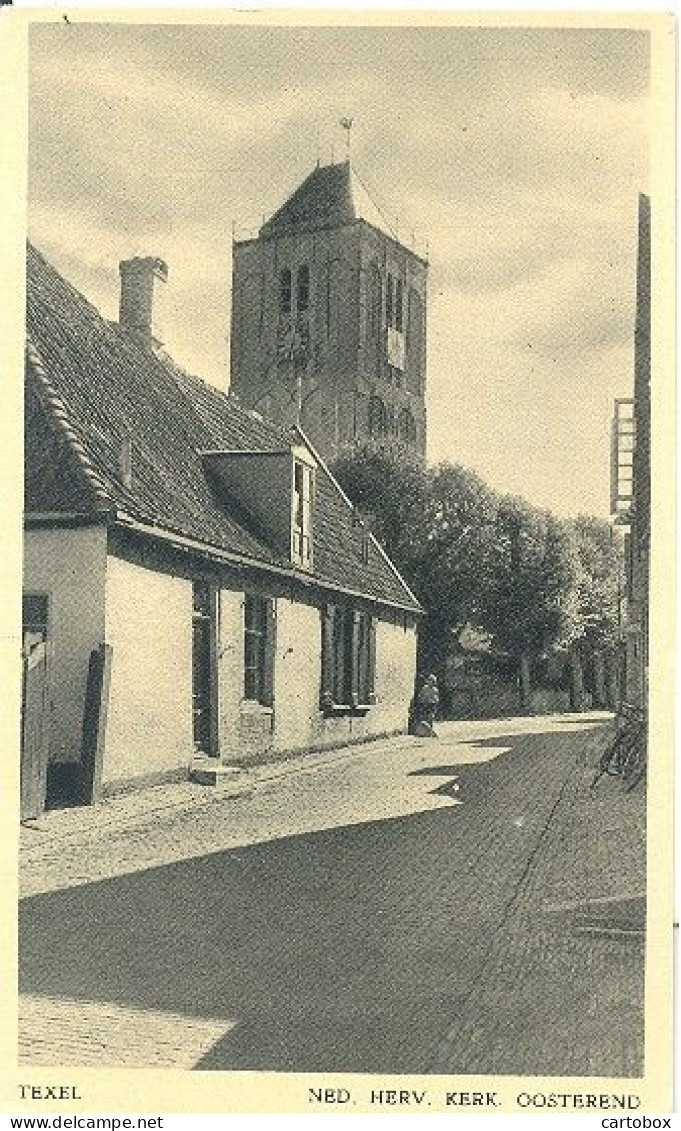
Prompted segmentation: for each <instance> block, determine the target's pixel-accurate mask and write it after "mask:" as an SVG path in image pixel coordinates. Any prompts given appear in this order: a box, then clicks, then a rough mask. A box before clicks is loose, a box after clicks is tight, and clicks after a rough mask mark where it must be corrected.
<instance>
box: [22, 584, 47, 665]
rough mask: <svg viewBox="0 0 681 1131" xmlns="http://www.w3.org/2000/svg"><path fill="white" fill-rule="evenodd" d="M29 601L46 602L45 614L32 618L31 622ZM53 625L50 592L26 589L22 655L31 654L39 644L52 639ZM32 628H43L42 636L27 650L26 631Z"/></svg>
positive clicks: (38, 629) (23, 600)
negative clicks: (27, 611) (27, 610)
mask: <svg viewBox="0 0 681 1131" xmlns="http://www.w3.org/2000/svg"><path fill="white" fill-rule="evenodd" d="M28 601H41V602H44V616H42V617H40V618H37V617H36V618H31V623H29V620H28V618H27V616H26V603H27V602H28ZM51 625H52V598H51V595H50V594H49V593H46V592H44V591H41V592H38V591H37V590H33V589H28V590H24V591H23V592H22V594H21V653H22V656H28V655H30V652H31V651H32V650H33V648H35V647H38V645H39V644H45V645H47V644H48V643H49V641H50V639H51ZM29 629H31V630H32V631H33V632H38V631H40V630H42V638H41V639H40V640H36V641H35V642H34V643H33V645H32V646H31V648H29V650H28V651H27V650H26V632H27V630H29Z"/></svg>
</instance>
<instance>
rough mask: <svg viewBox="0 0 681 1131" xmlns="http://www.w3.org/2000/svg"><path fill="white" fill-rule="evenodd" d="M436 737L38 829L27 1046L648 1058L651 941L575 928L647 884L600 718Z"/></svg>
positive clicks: (152, 796)
mask: <svg viewBox="0 0 681 1131" xmlns="http://www.w3.org/2000/svg"><path fill="white" fill-rule="evenodd" d="M439 731H440V737H439V739H438V740H437V741H434V740H427V739H425V740H424V739H422V740H419V739H413V738H406V737H405V738H399V739H393V740H388V741H385V742H378V743H371V744H368V745H366V746H363V747H354V748H346V749H344V750H342V751H336V752H333V753H327V754H324V755H309V756H307V757H306V758H299V759H296V760H295V762H293V763H281V764H279V765H276V766H264V767H261V768H260V769H259V770H258V771H257V773H255V774H254V775H253V777H252V778H250V779H249V780H248V781H246V782H245V783H243V787H242V790H241V792H240V795H239V796H232V797H230V796H225V795H224V794H223V795H221V794H220V792H219V791H217V790H211V788H210V787H200V786H194V785H190V784H189V783H182V784H180V785H177V786H168V787H163V788H162V789H159V790H157V791H156V790H153V791H152V790H150V791H146V793H145V795H144V796H142V795H139V796H137V797H129V798H121V799H115V800H114V799H112V800H111V801H110V802H107V803H106V804H104V805H102V806H100V807H99V808H98V809H96V810H91V811H75V810H71V811H65V812H55V813H50V814H47V815H46V816H45V817H44V818H43V819H42V820H41V821H40V822H38V823H37V825H36V826H35V827H32V828H28V829H26V830H24V831H23V832H22V849H21V868H22V892H23V894H24V898H23V899H22V904H21V910H20V955H21V993H22V999H21V1000H22V1011H21V1012H22V1017H21V1049H22V1060H23V1063H33V1064H46V1063H69V1064H131V1063H137V1064H139V1065H140V1066H144V1065H147V1064H148V1065H169V1066H176V1067H186V1068H191V1067H196V1068H202V1069H230V1068H234V1069H258V1068H263V1069H264V1068H267V1069H274V1070H282V1071H286V1070H290V1071H294V1070H295V1071H328V1070H338V1071H367V1072H377V1071H382V1072H394V1073H398V1072H414V1073H417V1072H438V1073H453V1074H459V1073H472V1072H476V1073H496V1074H504V1073H513V1074H534V1075H540V1074H560V1075H603V1076H610V1075H611V1076H624V1075H636V1074H640V1072H641V1071H642V1040H643V939H642V934H641V932H640V930H639V929H636V923H634V925H633V927H632V923H633V921H634V919H635V916H634V917H633V918H632V916H629V917H628V918H627V916H626V915H625V917H624V919H623V920H622V922H621V923H620V927H619V928H617V929H615V928H614V927H612V924H611V923H610V925H608V916H607V915H605V919H604V922H605V927H603V928H602V929H598V930H596V929H591V928H590V927H589V925H588V923H587V924H586V926H585V920H584V905H585V904H588V903H592V902H593V901H604V902H602V903H601V904H599V906H602V907H605V908H606V909H607V908H613V909H614V908H615V907H617V906H623V907H625V908H626V907H627V906H628V904H627V901H631V900H634V899H635V897H640V896H641V895H642V893H643V892H644V891H645V872H644V868H645V851H644V796H643V793H642V792H641V791H636V792H635V793H632V794H624V793H622V792H621V790H620V788H619V783H618V782H614V781H613V780H611V779H607V780H605V781H603V782H602V783H601V784H600V785H599V787H598V789H597V790H596V791H594V792H593V793H592V792H590V791H589V789H588V782H589V780H590V778H591V776H592V773H593V771H592V769H591V767H592V765H593V762H594V759H595V758H596V757H597V754H598V752H599V751H600V749H602V745H603V742H604V741H605V738H606V737H607V734H608V719H607V717H605V716H600V715H596V714H592V715H580V716H577V715H575V716H554V717H548V718H533V719H506V720H496V721H486V722H476V723H468V722H465V723H464V722H460V723H450V724H443V725H441V726H440V728H439ZM618 901H620V902H619V904H618ZM639 902H640V901H639ZM580 916H581V918H580ZM611 918H612V917H611ZM620 918H621V915H620ZM638 927H640V922H639V923H638Z"/></svg>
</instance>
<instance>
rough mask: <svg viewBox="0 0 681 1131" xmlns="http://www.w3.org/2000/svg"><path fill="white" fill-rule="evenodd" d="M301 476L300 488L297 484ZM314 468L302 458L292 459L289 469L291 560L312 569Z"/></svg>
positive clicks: (304, 567)
mask: <svg viewBox="0 0 681 1131" xmlns="http://www.w3.org/2000/svg"><path fill="white" fill-rule="evenodd" d="M298 474H300V476H301V485H300V488H301V489H299V487H298V484H297V477H298ZM314 487H315V480H314V468H313V467H311V466H310V464H308V463H306V462H305V461H304V460H302V459H294V460H293V468H292V471H291V561H292V562H293V563H294V564H295V565H299V566H301V567H302V568H303V569H312V563H313V524H314Z"/></svg>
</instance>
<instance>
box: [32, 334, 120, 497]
mask: <svg viewBox="0 0 681 1131" xmlns="http://www.w3.org/2000/svg"><path fill="white" fill-rule="evenodd" d="M26 357H27V360H28V363H29V367H30V369H31V372H32V373H33V375H34V377H35V379H36V381H37V383H38V387H39V392H40V393H41V394H42V396H41V400H42V401H43V403H44V404H45V405H46V407H47V409H48V411H49V413H50V415H51V417H52V419H53V420H54V421H55V422H56V424H57V427H58V428H59V429H60V431H61V433H62V436H63V437H64V439H65V440H66V444H67V447H68V449H69V451H70V452H71V454H72V455H73V456H74V457H75V461H76V463H77V465H78V468H79V470H80V473H81V475H82V476H83V480H84V482H85V485H86V487H87V488H88V490H89V491H90V493H91V494H92V495H93V496H94V499H95V503H96V505H97V510H106V511H110V510H112V509H113V510H115V504H114V502H113V499H112V498H111V496H110V494H109V492H108V490H107V488H106V486H105V484H104V482H103V480H102V479H101V478H100V476H99V474H98V472H97V471H96V470H95V468H94V466H93V464H92V461H91V460H90V456H89V455H88V451H87V447H86V445H85V444H84V443H83V441H82V440H81V438H80V436H79V435H78V432H77V430H76V428H75V427H74V425H73V422H72V421H71V419H70V417H69V413H68V411H67V408H66V405H65V403H64V401H63V399H62V397H61V396H60V395H59V393H58V392H57V391H56V389H55V388H54V386H53V384H52V382H51V381H50V378H49V376H48V374H47V370H46V368H45V366H44V364H43V361H42V358H41V356H40V351H39V350H38V348H37V346H36V345H35V343H34V342H33V341H32V339H31V336H30V334H29V333H27V334H26Z"/></svg>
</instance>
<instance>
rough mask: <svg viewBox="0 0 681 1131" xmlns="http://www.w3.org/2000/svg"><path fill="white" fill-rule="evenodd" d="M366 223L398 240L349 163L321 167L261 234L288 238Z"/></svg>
mask: <svg viewBox="0 0 681 1131" xmlns="http://www.w3.org/2000/svg"><path fill="white" fill-rule="evenodd" d="M357 220H364V221H366V223H367V224H371V225H372V226H373V227H374V228H378V229H379V231H382V232H384V233H385V234H386V235H388V236H390V237H391V238H392V239H395V240H396V239H397V233H396V232H395V229H394V228H393V227H392V225H390V224H389V223H388V221H387V220H386V218H385V216H384V215H383V213H382V212H381V210H380V209H379V208H378V206H377V205H376V203H375V202H374V201H373V200H372V198H371V196H370V194H369V192H368V190H367V189H366V187H365V186H364V185H363V184H362V181H361V180H360V178H359V176H358V174H357V172H356V170H355V169H354V168H353V166H352V165H351V164H350V162H349V161H343V162H341V163H339V164H335V165H320V166H318V167H317V168H316V169H313V170H312V172H311V173H310V174H309V176H307V177H306V178H305V180H304V181H303V183H302V184H301V185H299V186H298V188H297V189H296V190H295V192H293V193H292V195H291V196H290V197H289V198H288V200H287V201H286V202H285V203H284V204H282V206H281V208H279V209H278V210H277V211H276V212H275V213H274V215H273V216H272V217H270V219H269V220H267V221H266V223H264V224H263V225H262V227H261V229H260V235H261V236H263V237H265V238H267V237H270V236H279V235H284V234H286V233H288V232H302V231H310V230H314V229H318V228H322V227H329V228H332V227H340V226H341V225H343V224H351V223H354V222H355V221H357Z"/></svg>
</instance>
